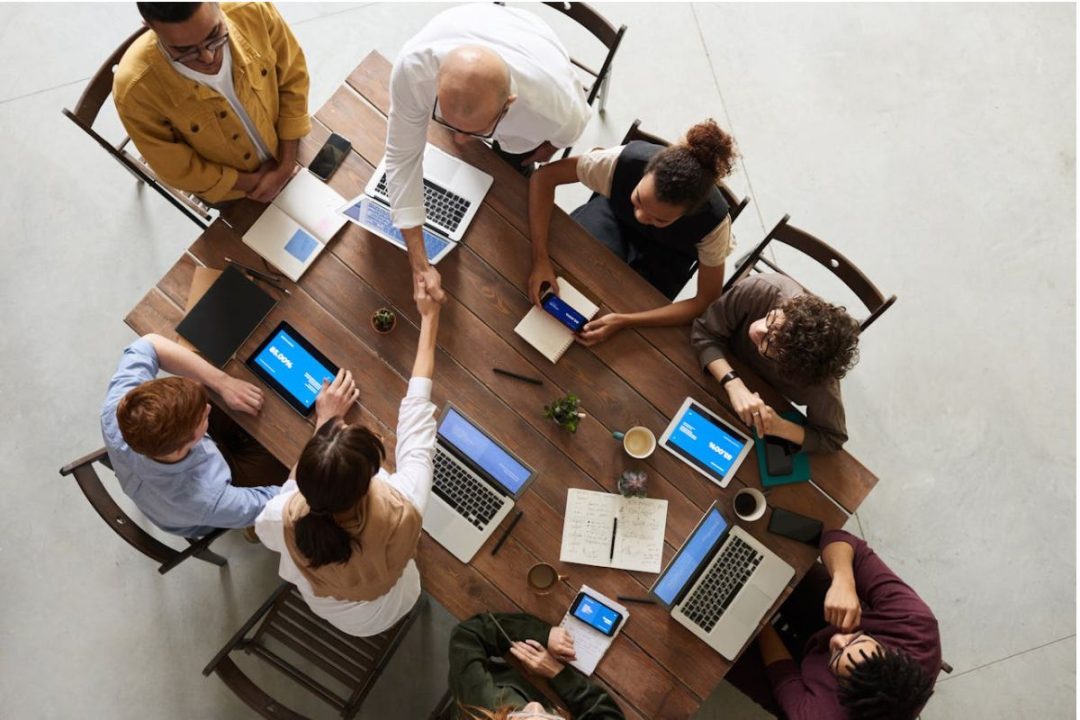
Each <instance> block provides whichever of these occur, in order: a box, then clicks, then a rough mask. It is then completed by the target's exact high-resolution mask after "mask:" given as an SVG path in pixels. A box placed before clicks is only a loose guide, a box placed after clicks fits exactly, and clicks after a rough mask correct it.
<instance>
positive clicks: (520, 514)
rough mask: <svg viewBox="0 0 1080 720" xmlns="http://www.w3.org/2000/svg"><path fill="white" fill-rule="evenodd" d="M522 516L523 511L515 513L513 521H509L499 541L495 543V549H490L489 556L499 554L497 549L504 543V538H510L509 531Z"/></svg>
mask: <svg viewBox="0 0 1080 720" xmlns="http://www.w3.org/2000/svg"><path fill="white" fill-rule="evenodd" d="M524 514H525V511H524V510H518V511H517V515H515V516H514V519H513V520H511V521H510V524H509V525H507V526H506V529H505V530H503V534H502V535H501V536H500V537H499V541H498V542H497V543H495V547H493V548H491V554H492V555H494V554H495V553H497V552H499V548H501V547H502V544H503V543H504V542H506V538H508V537H510V531H511V530H513V529H514V526H515V525H517V524H518V520H520V519H521V516H522V515H524Z"/></svg>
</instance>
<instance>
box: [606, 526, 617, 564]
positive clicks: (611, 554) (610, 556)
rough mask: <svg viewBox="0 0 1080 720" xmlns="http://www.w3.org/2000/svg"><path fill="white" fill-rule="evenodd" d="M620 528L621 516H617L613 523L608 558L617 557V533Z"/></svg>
mask: <svg viewBox="0 0 1080 720" xmlns="http://www.w3.org/2000/svg"><path fill="white" fill-rule="evenodd" d="M618 530H619V518H615V519H614V520H613V521H612V523H611V552H610V553H609V554H608V560H609V561H610V560H613V559H614V558H615V533H616V532H618Z"/></svg>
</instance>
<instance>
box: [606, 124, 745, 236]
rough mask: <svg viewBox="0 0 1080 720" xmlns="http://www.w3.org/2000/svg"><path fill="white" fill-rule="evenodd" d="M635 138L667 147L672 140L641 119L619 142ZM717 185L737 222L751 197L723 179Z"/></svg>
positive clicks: (729, 212)
mask: <svg viewBox="0 0 1080 720" xmlns="http://www.w3.org/2000/svg"><path fill="white" fill-rule="evenodd" d="M633 140H644V141H645V142H649V143H652V144H654V145H663V146H664V147H667V146H668V145H670V144H671V143H670V142H668V141H667V140H664V139H663V138H661V137H658V136H656V135H653V134H652V133H648V132H645V131H644V130H642V129H641V120H634V122H633V124H632V125H630V129H629V130H627V131H626V134H625V135H623V139H622V142H621V143H619V144H620V145H625V144H626V143H628V142H631V141H633ZM716 187H717V189H718V190H719V191H720V194H721V195H723V196H724V200H725V201H726V202H727V204H728V215H730V216H731V222H735V219H736V218H738V217H739V215H740V214H741V213H742V211H743V210H745V209H746V206H747V205H749V204H750V198H749V197H744V198H742V199H740V198H739V197H737V196H736V195H735V193H734V192H732V190H731V188H729V187H728V186H727V183H725V182H724V181H723V180H720V181H719V182H717V183H716Z"/></svg>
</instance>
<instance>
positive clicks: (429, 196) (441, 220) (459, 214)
mask: <svg viewBox="0 0 1080 720" xmlns="http://www.w3.org/2000/svg"><path fill="white" fill-rule="evenodd" d="M375 193H376V194H378V195H380V196H382V197H389V196H390V195H389V192H388V188H387V186H386V173H383V176H382V177H381V178H379V184H378V185H376V186H375ZM471 204H472V203H470V202H469V201H468V200H466V199H465V198H463V197H461V196H460V195H458V194H456V193H452V192H450V191H449V190H447V189H446V188H443V187H439V186H438V185H436V184H435V183H433V182H431V181H430V180H428V179H427V178H424V212H425V214H426V215H427V218H428V220H430V221H431V222H433V223H435V224H436V225H438V226H439V227H441V228H443V229H444V230H446V231H447V232H455V231H456V230H457V229H458V225H460V224H461V221H462V220H463V219H464V218H465V213H467V212H469V205H471Z"/></svg>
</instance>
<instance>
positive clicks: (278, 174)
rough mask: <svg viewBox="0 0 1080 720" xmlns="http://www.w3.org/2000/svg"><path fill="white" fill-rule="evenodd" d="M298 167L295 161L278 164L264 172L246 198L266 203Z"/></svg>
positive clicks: (279, 190) (275, 194)
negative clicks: (288, 163) (287, 163)
mask: <svg viewBox="0 0 1080 720" xmlns="http://www.w3.org/2000/svg"><path fill="white" fill-rule="evenodd" d="M299 169H300V166H299V165H297V164H296V163H292V164H290V165H284V164H283V165H278V166H276V167H274V168H273V169H272V170H270V171H269V172H267V173H264V174H263V176H262V177H261V178H259V181H258V182H257V183H255V188H254V189H253V190H252V191H251V192H249V193H248V194H247V196H248V198H250V199H252V200H254V201H255V202H261V203H268V202H270V201H271V200H273V199H274V198H276V197H277V194H278V193H279V192H281V188H283V187H285V183H287V182H289V180H290V179H291V178H292V176H293V175H295V174H296V172H297V171H298V170H299Z"/></svg>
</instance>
